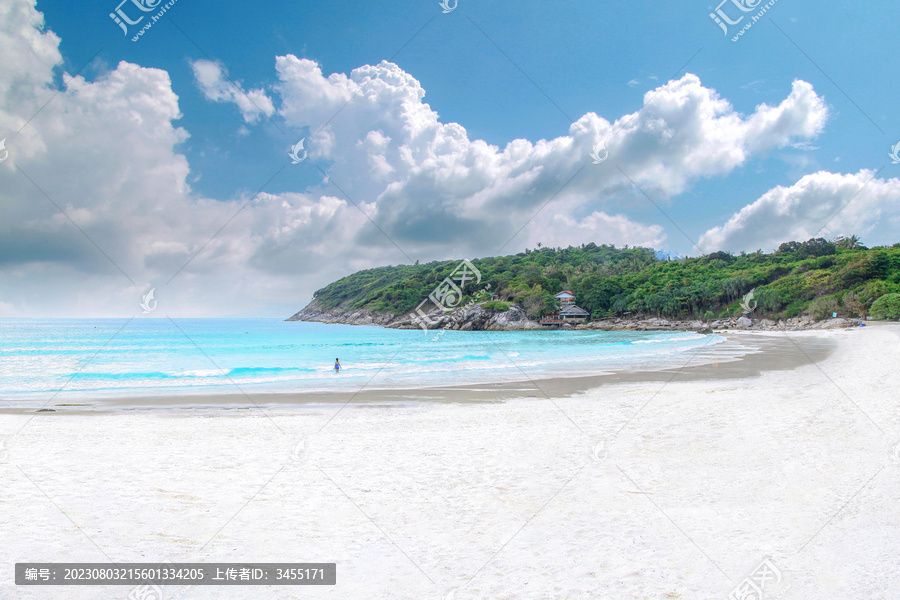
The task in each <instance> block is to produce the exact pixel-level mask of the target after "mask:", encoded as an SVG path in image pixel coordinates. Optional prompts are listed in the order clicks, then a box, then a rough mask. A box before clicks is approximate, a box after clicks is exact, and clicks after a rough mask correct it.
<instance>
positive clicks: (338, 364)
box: [334, 358, 341, 374]
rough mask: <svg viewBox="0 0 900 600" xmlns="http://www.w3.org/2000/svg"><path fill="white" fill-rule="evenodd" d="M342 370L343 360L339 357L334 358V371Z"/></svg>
mask: <svg viewBox="0 0 900 600" xmlns="http://www.w3.org/2000/svg"><path fill="white" fill-rule="evenodd" d="M340 371H341V361H340V360H339V359H337V358H336V359H334V372H335V374H337V373H340Z"/></svg>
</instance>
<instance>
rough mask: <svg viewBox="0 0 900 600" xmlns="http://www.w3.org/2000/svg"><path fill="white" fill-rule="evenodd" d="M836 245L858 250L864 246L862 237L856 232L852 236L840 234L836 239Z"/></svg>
mask: <svg viewBox="0 0 900 600" xmlns="http://www.w3.org/2000/svg"><path fill="white" fill-rule="evenodd" d="M834 245H835V246H837V247H838V248H843V249H845V250H857V249H861V248H863V245H862V239H861V238H860V237H859V236H858V235H855V234H854V235H851V236H850V237H844V236H842V235H840V236H838V237H837V238H835V240H834Z"/></svg>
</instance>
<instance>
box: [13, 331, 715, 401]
mask: <svg viewBox="0 0 900 600" xmlns="http://www.w3.org/2000/svg"><path fill="white" fill-rule="evenodd" d="M723 341H724V338H720V337H717V336H711V337H707V336H702V335H699V334H695V333H690V332H672V333H669V332H664V333H661V332H600V331H533V332H513V331H501V332H460V331H445V332H439V331H430V332H427V333H426V332H423V331H422V330H415V331H399V330H393V329H382V328H379V327H360V326H351V325H325V324H321V323H305V322H285V321H282V320H279V319H176V320H174V321H169V320H168V319H163V318H156V319H133V320H131V321H128V320H127V319H0V404H2V403H3V402H10V401H13V400H16V399H31V398H50V397H54V398H55V399H56V401H59V400H65V399H75V398H92V397H120V396H157V395H182V394H210V393H240V391H241V390H242V391H243V392H245V393H248V394H251V393H261V392H298V391H299V392H311V391H328V390H332V391H344V390H358V389H360V388H362V387H363V386H365V387H366V388H382V389H385V388H386V389H390V388H418V387H432V386H439V385H477V384H480V383H482V384H483V383H491V382H500V381H524V380H526V379H537V378H543V377H553V376H562V377H570V376H577V375H586V374H598V373H606V372H615V371H623V370H637V369H655V368H666V367H673V366H681V365H683V364H685V363H686V362H687V361H688V360H689V359H691V358H692V355H697V354H698V351H699V350H700V349H701V348H702V349H703V350H704V351H706V350H707V349H708V348H709V347H713V346H715V345H716V344H720V343H721V342H723ZM704 353H706V352H704ZM335 358H340V360H341V364H342V365H343V370H342V371H341V372H340V373H339V374H335V373H334V372H333V369H332V367H333V365H334V359H335ZM695 363H696V361H694V363H692V364H695ZM238 388H240V390H239V389H238Z"/></svg>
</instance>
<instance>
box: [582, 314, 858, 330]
mask: <svg viewBox="0 0 900 600" xmlns="http://www.w3.org/2000/svg"><path fill="white" fill-rule="evenodd" d="M860 323H862V320H861V319H842V318H840V317H839V318H836V319H827V320H824V321H813V320H812V319H810V318H809V317H795V318H793V319H786V320H785V319H781V320H779V321H778V322H775V321H773V320H771V319H751V318H749V317H746V316H744V317H739V318H733V319H721V320H716V321H711V322H703V321H669V320H667V319H617V318H615V319H602V320H599V321H594V322H592V323H585V324H584V325H579V326H577V327H576V329H588V330H600V331H696V332H698V333H712V332H713V331H728V330H732V329H746V330H749V331H800V330H805V329H843V328H847V327H858V326H859V325H860Z"/></svg>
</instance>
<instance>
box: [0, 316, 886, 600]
mask: <svg viewBox="0 0 900 600" xmlns="http://www.w3.org/2000/svg"><path fill="white" fill-rule="evenodd" d="M737 335H740V336H741V338H740V339H741V340H742V341H747V342H752V343H753V344H754V345H755V346H756V347H757V349H758V350H759V352H758V353H757V354H753V355H751V356H748V357H746V358H745V359H744V360H741V361H736V362H720V363H719V364H718V366H716V365H715V364H709V365H706V366H702V367H691V366H690V363H688V364H687V365H686V366H685V368H683V369H678V370H670V371H666V372H659V373H641V374H628V375H618V376H607V377H600V378H597V377H592V378H577V379H567V380H548V381H535V382H530V381H526V382H525V383H521V384H506V385H505V386H499V387H500V389H491V388H490V387H489V386H478V390H481V391H473V390H472V389H471V388H467V389H455V390H427V391H422V390H417V391H406V392H377V393H376V392H373V393H371V395H369V394H367V393H366V392H363V393H361V394H360V395H358V396H356V397H354V398H351V399H352V401H351V402H350V403H347V400H348V397H347V396H346V395H345V396H344V397H343V399H341V398H337V397H331V398H324V397H316V398H299V397H298V398H292V399H291V398H284V397H279V398H255V401H256V402H257V403H258V404H260V406H262V408H259V407H256V406H253V405H252V404H250V403H249V402H246V399H244V401H241V400H240V399H237V400H235V398H234V397H230V398H208V399H206V400H205V401H204V402H203V404H202V405H199V406H197V407H195V408H176V407H174V406H173V407H169V408H159V407H157V408H154V409H148V408H146V407H142V406H146V404H148V403H150V402H145V403H135V402H134V401H128V402H123V403H120V404H116V403H112V404H110V403H99V402H96V403H94V402H92V403H90V404H91V405H92V406H89V407H57V412H54V413H40V414H35V413H34V411H33V410H30V411H8V412H6V413H4V414H0V436H2V435H6V436H11V437H6V438H5V439H4V447H3V448H2V449H0V477H2V481H3V484H2V491H0V532H2V534H3V535H2V539H3V544H0V563H2V564H5V565H7V569H6V571H5V572H6V574H5V575H3V576H2V578H0V598H3V599H6V598H60V599H67V598H86V599H91V598H96V599H98V600H99V599H101V598H103V599H109V598H123V599H124V598H126V597H127V596H128V594H129V592H130V591H131V589H130V588H129V587H118V586H117V587H43V588H38V587H18V588H17V587H16V586H14V585H13V582H12V564H13V563H15V562H17V561H19V562H24V561H60V562H61V561H84V562H101V561H103V562H107V561H144V562H156V561H163V560H166V559H168V560H172V561H176V562H177V561H183V562H188V561H203V562H210V561H223V562H224V561H228V562H242V561H247V562H249V561H254V562H265V561H280V562H290V561H297V562H299V561H309V562H336V563H337V581H338V584H337V586H335V587H329V588H324V587H317V588H307V587H275V586H273V587H265V588H258V587H245V588H239V587H193V588H178V587H168V588H165V589H164V592H165V596H166V597H167V598H168V597H180V598H203V599H206V598H210V599H212V598H216V599H218V598H248V599H249V598H253V599H256V598H335V599H341V600H344V599H356V598H360V599H362V598H366V599H370V598H410V599H415V600H420V599H428V598H434V599H443V598H448V599H449V598H453V599H454V600H466V599H469V598H485V599H488V598H489V599H492V600H496V599H507V598H509V599H512V598H535V599H538V598H540V599H546V598H558V599H563V598H572V599H574V598H610V599H612V598H615V599H622V598H654V599H657V598H668V599H672V598H685V599H687V598H691V599H693V598H728V597H729V594H730V593H731V592H732V590H733V589H735V587H736V586H738V585H740V584H741V583H742V581H744V579H745V578H746V577H747V576H749V575H750V574H751V572H752V571H753V570H754V568H755V567H756V566H757V565H758V564H759V563H760V562H761V561H762V560H763V559H764V558H765V557H768V558H769V559H770V560H771V563H772V564H773V565H775V566H776V567H777V568H778V570H779V571H780V574H781V580H780V581H779V582H778V583H777V585H776V584H774V583H772V582H770V583H769V585H768V587H767V589H766V592H767V594H766V596H765V597H766V598H776V597H778V598H802V599H814V598H815V599H820V598H826V597H827V598H900V566H898V560H897V556H900V510H898V501H900V450H898V447H897V444H898V431H900V415H898V402H897V400H898V393H897V384H898V382H900V377H898V375H897V373H896V369H897V365H898V364H900V326H897V325H881V324H879V325H878V326H873V327H866V328H860V329H855V330H852V331H829V332H818V331H817V332H796V333H790V334H782V333H778V334H766V335H763V334H755V333H745V334H729V336H732V337H733V336H737ZM733 339H737V338H735V337H733ZM700 358H701V357H699V356H698V357H697V359H698V360H699V359H700ZM526 375H527V374H526ZM529 396H533V397H529ZM548 396H549V397H548ZM301 400H302V402H301ZM422 400H425V401H422ZM428 400H445V401H443V402H434V401H428ZM446 400H449V401H446ZM242 404H243V406H242ZM17 432H18V433H17ZM14 434H15V435H14Z"/></svg>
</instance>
